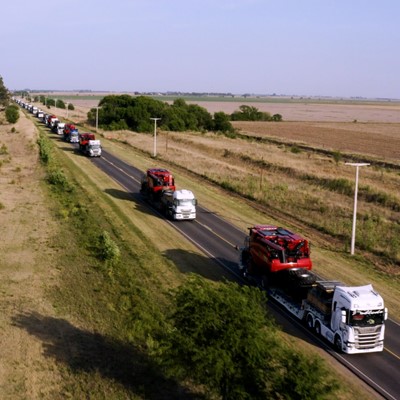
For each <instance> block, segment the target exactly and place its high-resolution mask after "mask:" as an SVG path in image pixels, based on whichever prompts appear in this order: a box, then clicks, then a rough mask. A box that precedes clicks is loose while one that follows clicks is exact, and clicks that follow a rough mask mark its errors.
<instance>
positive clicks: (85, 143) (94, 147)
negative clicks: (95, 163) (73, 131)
mask: <svg viewBox="0 0 400 400" xmlns="http://www.w3.org/2000/svg"><path fill="white" fill-rule="evenodd" d="M79 150H80V151H81V152H82V153H83V154H85V155H86V156H88V157H100V156H101V142H100V140H96V137H95V135H94V134H93V133H82V134H79Z"/></svg>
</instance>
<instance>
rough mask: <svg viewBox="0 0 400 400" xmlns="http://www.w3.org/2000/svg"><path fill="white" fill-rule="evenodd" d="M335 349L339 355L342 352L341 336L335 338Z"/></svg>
mask: <svg viewBox="0 0 400 400" xmlns="http://www.w3.org/2000/svg"><path fill="white" fill-rule="evenodd" d="M335 348H336V350H337V351H338V352H339V353H341V352H342V339H340V336H339V335H336V336H335Z"/></svg>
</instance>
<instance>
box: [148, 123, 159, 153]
mask: <svg viewBox="0 0 400 400" xmlns="http://www.w3.org/2000/svg"><path fill="white" fill-rule="evenodd" d="M150 119H152V120H153V121H154V148H153V157H154V158H155V157H157V121H158V120H160V119H161V118H150Z"/></svg>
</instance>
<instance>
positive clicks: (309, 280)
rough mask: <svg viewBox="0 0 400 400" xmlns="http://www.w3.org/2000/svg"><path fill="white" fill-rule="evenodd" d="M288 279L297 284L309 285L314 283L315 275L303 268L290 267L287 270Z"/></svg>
mask: <svg viewBox="0 0 400 400" xmlns="http://www.w3.org/2000/svg"><path fill="white" fill-rule="evenodd" d="M288 274H289V277H290V280H291V281H293V282H296V284H297V285H299V286H309V285H312V284H314V283H315V281H316V276H315V275H314V274H313V273H312V272H310V271H309V270H308V269H305V268H292V269H289V270H288Z"/></svg>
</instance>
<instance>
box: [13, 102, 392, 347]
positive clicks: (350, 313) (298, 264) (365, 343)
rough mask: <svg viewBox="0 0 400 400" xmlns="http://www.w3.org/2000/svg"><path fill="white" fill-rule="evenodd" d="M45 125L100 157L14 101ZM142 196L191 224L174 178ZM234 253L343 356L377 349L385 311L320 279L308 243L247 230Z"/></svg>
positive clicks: (352, 290)
mask: <svg viewBox="0 0 400 400" xmlns="http://www.w3.org/2000/svg"><path fill="white" fill-rule="evenodd" d="M17 102H18V103H19V104H20V105H21V106H22V107H24V108H26V109H27V110H28V111H30V112H32V113H33V114H34V115H36V116H37V117H38V118H39V119H41V120H42V121H43V122H44V123H45V124H46V125H48V126H49V127H56V128H55V129H56V133H58V134H60V130H61V129H62V133H61V134H63V135H64V139H65V140H66V141H69V142H72V143H74V142H75V143H79V150H80V151H81V152H82V153H83V154H85V155H87V156H91V157H95V156H100V155H101V143H100V140H96V138H95V135H94V134H92V133H82V134H80V133H79V132H78V130H77V129H76V128H75V126H74V125H72V124H63V123H61V122H60V121H59V120H58V119H57V117H56V116H55V115H51V114H46V113H44V112H43V111H42V110H40V109H38V108H37V107H34V106H32V105H31V104H28V103H25V102H23V101H22V100H19V101H17ZM140 192H141V194H142V195H143V196H144V197H145V199H147V200H148V201H149V202H150V203H151V204H152V205H153V206H154V207H155V208H156V209H158V210H160V211H161V212H162V213H163V214H164V215H166V216H167V217H168V218H171V219H173V220H194V219H195V218H196V205H197V200H196V198H195V196H194V194H193V193H192V192H191V191H190V190H186V189H181V190H177V189H176V186H175V180H174V177H173V175H172V174H171V173H170V172H169V171H168V170H166V169H163V168H150V169H148V170H147V171H146V173H145V174H144V175H143V177H142V180H141V190H140ZM237 249H238V250H239V262H238V265H239V270H240V272H241V274H242V276H243V278H244V279H246V280H247V281H248V282H249V283H252V284H256V285H258V286H260V287H262V288H263V289H265V290H266V291H267V293H268V296H269V298H270V299H273V300H274V301H275V302H276V303H277V304H279V305H280V306H282V307H283V308H285V309H286V310H287V312H289V313H290V314H291V315H292V316H294V317H295V318H297V319H298V320H300V321H302V322H304V323H305V324H306V326H307V327H308V328H309V329H310V330H312V331H313V332H314V333H315V334H317V335H318V336H320V337H322V338H324V339H326V340H327V341H328V342H330V343H332V344H333V345H334V346H335V348H336V349H337V351H339V352H344V353H348V354H356V353H369V352H378V351H382V350H383V347H384V334H385V320H386V319H387V317H388V311H387V308H386V307H385V306H384V301H383V299H382V297H381V296H380V295H379V293H377V292H376V291H375V290H374V289H373V287H372V285H362V286H346V285H345V284H343V283H341V282H339V281H329V280H323V279H321V278H319V277H318V276H317V275H316V274H315V273H314V272H313V271H312V261H311V258H310V244H309V242H308V240H306V239H304V238H303V237H301V236H299V235H298V234H295V233H293V232H291V231H290V230H288V229H284V228H281V227H278V226H273V225H255V226H252V227H251V228H249V234H248V236H246V239H245V242H244V245H243V246H242V247H237Z"/></svg>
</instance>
